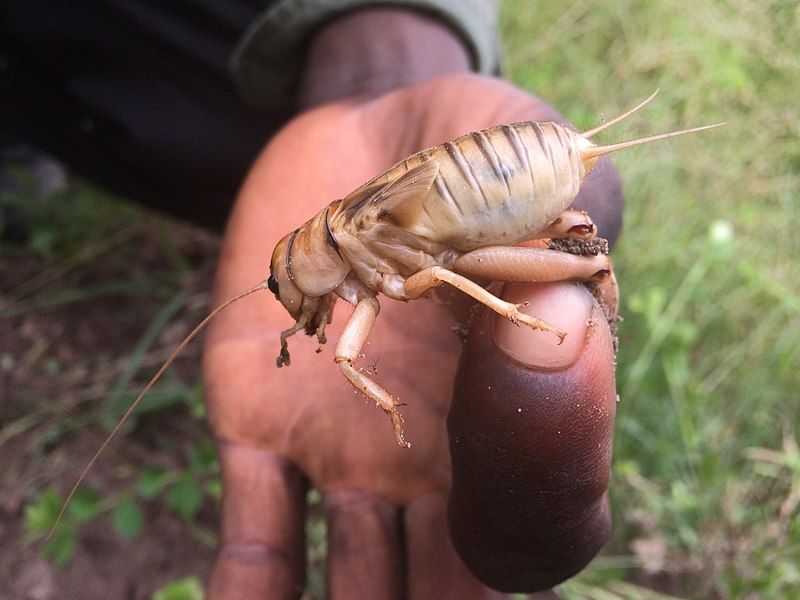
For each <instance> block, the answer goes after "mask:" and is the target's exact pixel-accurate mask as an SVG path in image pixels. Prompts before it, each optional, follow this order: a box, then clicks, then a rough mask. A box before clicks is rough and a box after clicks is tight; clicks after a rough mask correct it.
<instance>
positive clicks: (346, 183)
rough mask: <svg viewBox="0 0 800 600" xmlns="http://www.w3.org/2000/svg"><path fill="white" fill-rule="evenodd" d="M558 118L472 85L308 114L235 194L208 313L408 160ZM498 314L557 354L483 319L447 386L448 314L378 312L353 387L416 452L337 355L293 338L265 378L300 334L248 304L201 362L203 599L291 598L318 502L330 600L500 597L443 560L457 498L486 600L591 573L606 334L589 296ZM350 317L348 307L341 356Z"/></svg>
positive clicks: (482, 83)
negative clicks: (210, 541)
mask: <svg viewBox="0 0 800 600" xmlns="http://www.w3.org/2000/svg"><path fill="white" fill-rule="evenodd" d="M554 118H557V115H556V114H555V113H554V112H553V111H552V109H550V108H549V107H548V106H547V105H545V104H543V103H542V102H541V101H539V100H537V99H535V98H533V97H531V96H530V95H528V94H527V93H525V92H522V91H520V90H518V89H516V88H514V87H512V86H510V85H509V84H506V83H503V82H501V81H499V80H495V79H488V78H482V77H478V76H465V75H458V76H448V77H442V78H438V79H434V80H431V81H428V82H425V83H422V84H418V85H414V86H409V87H405V88H401V89H398V90H395V91H392V92H389V93H386V94H383V95H381V96H380V97H378V98H372V99H368V100H367V99H365V100H351V101H346V102H339V103H333V104H329V105H326V106H323V107H321V108H317V109H314V110H311V111H308V112H306V113H304V114H302V115H300V116H299V117H297V118H296V119H294V120H293V121H292V122H290V123H289V124H288V125H287V126H286V127H285V128H284V129H283V130H282V131H281V132H279V133H278V134H277V135H276V136H275V137H274V138H273V139H272V140H271V141H270V143H269V144H268V145H267V147H266V148H265V150H264V151H263V153H262V154H261V156H260V158H259V159H258V160H257V162H256V163H255V165H254V166H253V168H252V170H251V173H250V175H249V177H248V179H247V181H246V182H245V184H244V186H243V188H242V190H241V192H240V196H239V199H238V200H237V203H236V207H235V209H234V213H233V215H232V218H231V221H230V223H229V226H228V229H227V232H226V236H225V243H224V247H223V252H222V257H221V259H220V265H219V271H218V275H217V283H216V291H215V294H216V299H217V300H218V301H220V300H224V299H227V298H228V297H230V296H233V295H234V294H235V293H237V292H239V291H242V290H244V289H246V288H248V287H251V286H252V285H254V284H255V283H256V282H257V281H258V280H261V279H264V278H265V276H266V273H267V270H268V265H269V258H270V255H271V253H272V249H273V247H274V245H275V243H276V242H277V241H278V240H279V239H280V238H281V237H282V236H283V235H285V234H286V233H287V232H289V231H291V230H292V229H294V228H296V227H297V226H298V225H300V224H301V223H303V222H304V221H306V220H307V219H308V218H310V217H311V216H313V215H314V214H315V213H316V212H318V211H319V210H320V209H321V208H323V207H324V206H325V205H326V204H327V203H329V202H331V201H332V200H334V199H336V198H341V197H343V196H345V195H346V194H347V193H349V192H350V191H352V190H353V189H355V188H356V187H358V186H359V185H360V184H362V183H363V182H365V181H367V180H368V179H370V178H371V177H372V176H374V175H376V174H378V173H380V172H381V171H383V170H385V169H386V168H388V167H389V166H391V165H392V164H393V163H394V162H396V161H397V160H399V159H401V158H403V157H405V156H406V155H408V154H410V153H412V152H414V151H416V150H419V149H421V148H424V147H428V146H432V145H434V144H437V143H441V142H443V141H445V140H449V139H453V138H455V137H457V136H459V135H461V134H463V133H466V132H468V131H472V130H477V129H482V128H485V127H488V126H491V125H495V124H498V123H510V122H515V121H520V120H526V119H537V120H550V119H554ZM595 173H596V174H597V175H595ZM615 177H616V176H615V172H614V171H613V169H608V168H606V169H601V168H598V169H595V171H594V173H593V175H592V176H590V179H594V180H595V181H594V182H592V181H588V182H587V185H586V193H584V194H582V197H581V204H580V206H581V208H584V209H586V210H589V212H590V214H591V215H592V217H593V219H594V220H595V222H596V223H597V224H598V226H599V229H600V233H601V235H605V236H606V237H610V236H612V235H613V234H614V233H615V229H614V228H615V227H617V226H618V216H619V206H618V205H615V204H614V200H615V198H616V196H615V189H616V193H617V194H618V187H617V188H615V186H618V181H617V180H616V179H615ZM504 297H506V298H507V299H510V298H512V297H513V298H519V299H520V300H521V299H523V298H525V299H527V300H528V301H529V302H530V304H529V306H528V307H527V309H526V312H529V313H530V314H534V315H535V316H537V317H539V318H543V319H545V320H547V321H548V322H550V323H552V324H553V325H556V326H557V327H560V328H562V329H564V330H565V331H567V332H568V337H567V340H566V341H565V342H564V344H563V345H562V346H556V345H555V341H554V339H553V338H554V336H549V335H547V334H543V333H540V332H534V331H530V330H528V329H517V328H514V327H513V325H510V324H508V323H507V322H501V321H500V320H499V319H497V318H496V317H493V316H491V315H487V314H486V313H485V312H484V311H479V312H478V313H477V315H476V317H475V319H474V323H473V325H472V328H471V332H470V335H469V338H468V341H467V342H466V346H465V348H464V353H463V356H462V359H461V363H460V366H459V354H460V351H461V347H460V345H459V343H458V340H457V338H456V337H455V336H454V334H453V333H452V331H451V328H452V327H453V326H454V325H456V324H457V322H458V318H457V317H456V316H454V315H453V311H452V310H450V309H449V308H447V307H444V306H439V305H436V304H434V303H432V302H426V301H415V302H410V303H408V304H403V303H400V302H392V301H388V300H387V301H384V302H383V303H382V310H381V313H380V316H379V318H378V320H377V322H376V325H375V328H374V330H373V335H372V337H371V344H370V345H368V346H366V348H365V352H366V355H367V357H366V360H362V364H361V365H360V366H362V367H368V366H369V364H370V361H371V360H377V359H380V362H379V363H378V374H377V376H376V379H377V381H378V382H379V383H381V384H382V385H383V386H385V388H386V389H387V390H389V391H390V392H392V393H393V394H394V395H395V396H396V397H398V398H399V399H401V400H402V401H404V402H407V403H408V406H406V407H404V408H403V415H404V417H405V420H406V428H405V429H406V436H407V439H408V440H409V441H411V442H412V444H413V447H412V448H411V449H410V450H405V449H401V448H398V447H397V446H396V444H395V440H394V435H393V433H392V429H391V426H390V423H389V422H388V419H386V416H385V415H384V414H383V412H381V411H379V410H376V409H375V408H374V407H372V406H365V402H364V401H362V398H363V397H361V396H359V395H358V394H357V393H356V392H355V391H354V390H353V388H352V387H351V386H350V385H349V384H348V383H347V382H346V381H345V379H344V378H343V377H342V376H341V373H340V372H339V370H338V369H337V368H336V367H335V365H334V364H333V360H332V358H333V347H332V345H331V346H329V347H328V348H325V349H324V350H323V352H322V353H321V354H319V355H318V354H316V353H315V352H314V350H315V349H316V342H315V340H313V339H311V338H304V339H302V340H301V339H299V338H298V337H295V338H293V339H292V343H293V348H292V365H291V367H289V368H284V369H276V368H275V367H274V366H273V365H274V361H275V356H277V353H278V350H279V339H278V336H279V334H280V332H281V331H282V330H284V329H286V328H288V327H289V326H290V325H291V318H290V317H289V316H288V314H287V313H286V312H285V311H284V310H283V308H282V306H281V305H280V303H278V302H276V301H275V300H274V299H273V298H272V297H268V296H266V295H256V296H254V297H251V298H248V299H247V300H243V301H242V302H240V303H239V304H238V305H236V306H235V307H233V308H232V309H230V310H229V311H228V312H227V313H225V314H223V315H221V316H220V317H219V318H218V320H217V322H216V323H214V324H213V325H212V328H211V329H210V331H209V334H208V338H207V341H206V346H205V355H204V373H205V381H206V389H207V403H208V407H209V416H210V421H211V426H212V428H213V430H214V433H215V435H216V438H217V441H218V446H219V451H220V458H221V462H222V467H223V483H224V499H223V510H222V544H221V549H220V553H219V557H218V560H217V563H216V565H215V568H214V572H213V575H212V579H211V587H210V596H211V597H212V598H224V597H231V598H233V597H235V598H253V597H267V596H268V597H286V596H298V595H299V594H300V593H301V590H302V586H303V584H304V566H305V555H304V539H305V534H304V520H305V494H306V490H307V487H308V485H309V483H310V484H312V485H313V486H315V487H316V488H318V489H319V490H320V491H321V492H322V494H323V498H324V504H325V514H326V518H327V521H328V543H329V548H328V578H329V582H328V583H329V593H330V595H331V596H332V597H334V598H337V597H352V596H353V595H357V596H358V597H370V598H379V597H400V596H403V595H404V594H405V595H408V596H410V597H420V598H427V597H458V598H469V597H476V598H477V597H492V596H493V595H494V594H495V592H492V591H491V590H489V589H488V588H486V587H484V586H483V585H482V584H481V583H480V582H479V581H478V580H477V579H476V578H475V576H474V575H472V574H471V573H470V571H469V570H468V569H467V568H466V566H465V565H464V562H462V560H461V558H459V556H458V554H457V553H456V551H455V549H454V546H453V543H452V542H451V540H450V535H449V534H448V528H447V526H446V522H447V502H448V493H449V492H450V490H451V487H452V493H451V496H450V514H451V527H452V534H453V538H454V540H455V542H456V544H457V545H458V548H459V551H460V552H461V553H462V555H463V556H464V557H465V558H466V560H467V561H468V563H469V565H470V567H472V569H473V570H474V571H475V572H477V573H478V574H479V575H480V576H481V577H482V578H483V579H484V581H487V582H490V583H491V584H492V585H494V586H495V587H498V588H502V589H512V588H513V589H523V588H527V589H532V588H534V587H538V588H546V587H549V586H551V585H554V584H555V583H557V582H559V581H561V580H563V579H565V578H566V577H568V576H570V575H571V574H573V573H574V572H576V571H577V570H579V569H580V568H581V567H582V566H583V565H584V564H585V563H586V562H587V561H588V560H589V559H590V558H591V557H592V556H593V555H594V553H596V551H597V550H598V549H599V547H600V546H601V545H602V543H603V541H604V540H605V537H606V535H607V531H608V522H609V516H608V509H607V503H606V497H605V489H606V486H607V483H608V477H609V468H610V447H611V427H612V424H613V415H614V403H615V392H614V374H613V371H614V367H613V356H612V349H611V341H610V334H609V331H608V328H607V326H606V324H605V321H604V319H603V318H602V313H601V312H600V311H599V309H598V308H597V307H596V305H595V304H594V302H593V300H592V298H591V296H590V295H589V294H588V292H586V290H585V288H584V287H583V286H581V285H577V284H571V283H566V284H553V285H548V286H539V287H536V286H530V285H513V286H511V285H508V286H506V288H505V292H504ZM349 312H350V308H349V307H346V306H345V305H344V303H343V302H340V303H339V305H338V306H337V309H336V313H335V318H334V325H333V326H331V328H330V329H329V330H328V331H329V337H330V338H331V339H333V340H335V339H336V338H337V337H338V333H339V332H340V331H341V326H342V325H343V324H344V323H345V322H346V320H347V317H348V314H349ZM590 319H591V320H593V321H595V325H594V326H592V327H587V325H586V323H587V321H588V320H590ZM498 344H500V345H501V346H503V347H504V348H505V351H503V350H500V349H499V348H498V347H497V345H498ZM457 371H458V374H457ZM454 378H455V380H456V386H455V390H454V388H453V381H454ZM451 396H452V398H453V401H452V406H451V402H450V401H451ZM448 409H449V410H450V417H449V435H450V440H449V444H450V448H451V449H452V451H453V465H454V471H453V473H452V474H451V459H450V453H449V452H448V432H447V431H446V428H445V417H446V415H447V413H448ZM518 409H519V410H518ZM520 586H521V587H520Z"/></svg>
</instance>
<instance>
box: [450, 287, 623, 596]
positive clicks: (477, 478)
mask: <svg viewBox="0 0 800 600" xmlns="http://www.w3.org/2000/svg"><path fill="white" fill-rule="evenodd" d="M503 297H504V298H505V299H507V300H508V301H511V302H515V303H516V302H523V301H525V300H527V301H528V303H529V304H528V306H527V307H526V309H525V312H527V313H529V314H532V315H535V316H536V317H538V318H541V319H544V320H545V321H547V322H549V323H551V324H553V325H555V326H556V327H559V328H561V329H563V330H565V331H566V332H567V338H566V340H565V341H564V343H563V344H562V345H561V346H558V345H557V340H553V339H551V337H553V336H547V335H546V334H544V333H538V332H530V331H527V330H526V329H520V328H517V327H515V326H514V325H512V324H510V323H507V322H506V321H504V320H500V319H498V318H496V317H494V316H493V315H488V314H486V313H485V312H483V313H481V314H479V315H478V317H477V318H476V320H475V322H474V323H473V325H472V327H471V329H470V334H469V337H468V340H467V344H466V347H465V351H464V354H463V355H462V360H461V364H460V366H459V371H458V374H457V377H456V383H455V389H454V394H453V402H452V405H451V409H450V414H449V415H448V435H449V438H450V449H451V455H452V462H453V487H452V492H451V496H450V512H449V524H450V531H451V535H452V537H453V542H454V545H455V547H456V549H457V550H458V552H459V553H460V555H461V556H462V558H463V559H464V561H465V562H466V563H467V565H468V566H469V567H470V568H471V569H472V570H473V571H474V572H475V573H476V575H477V576H478V577H479V578H480V579H481V580H482V581H483V582H484V583H487V584H488V585H491V586H492V587H495V588H497V589H501V590H506V591H535V590H540V589H545V588H548V587H551V586H553V585H555V584H557V583H559V582H561V581H563V580H565V579H567V578H569V577H571V576H572V575H574V574H575V573H577V572H578V571H579V570H580V569H582V568H583V567H584V566H585V565H586V564H587V563H588V562H589V561H590V560H591V559H592V557H594V555H595V554H596V553H597V552H598V551H599V549H600V547H601V546H602V545H603V543H604V542H605V540H606V538H607V536H608V534H609V529H610V514H609V509H608V502H607V497H606V488H607V486H608V481H609V476H610V465H611V463H610V461H611V441H612V427H613V420H614V411H615V404H616V401H615V400H616V392H615V383H614V357H613V350H612V342H611V334H610V331H609V328H608V326H607V323H606V322H605V320H604V318H603V313H602V310H601V309H600V307H599V306H597V305H596V304H595V303H594V301H593V299H592V297H591V295H590V294H589V293H588V291H587V290H586V288H585V287H584V286H582V285H580V284H573V283H558V284H548V285H540V286H534V285H530V284H514V285H507V286H506V289H505V291H504V294H503Z"/></svg>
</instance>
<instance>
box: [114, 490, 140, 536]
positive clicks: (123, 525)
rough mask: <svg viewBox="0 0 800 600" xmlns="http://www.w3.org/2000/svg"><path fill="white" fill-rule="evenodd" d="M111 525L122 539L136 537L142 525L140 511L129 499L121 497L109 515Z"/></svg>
mask: <svg viewBox="0 0 800 600" xmlns="http://www.w3.org/2000/svg"><path fill="white" fill-rule="evenodd" d="M111 525H113V527H114V529H115V530H116V532H117V533H118V534H120V535H121V536H122V537H126V538H129V539H130V538H134V537H136V536H137V535H139V532H140V531H141V530H142V526H143V525H144V515H143V514H142V509H141V508H139V507H138V506H137V505H136V503H135V502H134V501H133V500H132V499H131V498H130V497H128V496H124V497H122V498H121V499H120V502H119V504H117V506H116V507H114V511H113V512H112V513H111Z"/></svg>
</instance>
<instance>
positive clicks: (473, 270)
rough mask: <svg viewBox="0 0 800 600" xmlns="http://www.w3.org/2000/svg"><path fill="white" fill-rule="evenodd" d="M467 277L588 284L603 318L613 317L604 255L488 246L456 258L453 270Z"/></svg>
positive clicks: (612, 283) (614, 296)
mask: <svg viewBox="0 0 800 600" xmlns="http://www.w3.org/2000/svg"><path fill="white" fill-rule="evenodd" d="M453 268H454V269H455V270H456V271H458V272H459V273H464V274H465V275H469V276H470V277H476V278H482V279H491V280H493V281H514V282H527V283H546V282H553V281H584V282H587V281H591V282H595V283H596V289H597V295H596V296H597V298H598V300H599V301H600V302H601V304H602V305H603V307H604V309H605V312H606V315H607V316H609V318H613V317H615V316H616V314H617V305H618V292H617V284H616V280H615V278H614V273H613V271H612V269H611V261H610V260H609V258H608V256H606V255H605V254H598V255H597V256H577V255H575V254H569V253H567V252H556V251H553V250H545V249H541V248H519V247H508V246H490V247H487V248H480V249H478V250H473V251H472V252H468V253H467V254H464V255H463V256H461V257H459V258H458V259H457V260H456V262H455V264H454V267H453Z"/></svg>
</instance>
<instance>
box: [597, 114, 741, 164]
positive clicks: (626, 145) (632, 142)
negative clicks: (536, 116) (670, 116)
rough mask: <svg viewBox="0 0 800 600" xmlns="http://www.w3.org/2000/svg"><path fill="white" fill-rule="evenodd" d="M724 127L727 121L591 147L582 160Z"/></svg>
mask: <svg viewBox="0 0 800 600" xmlns="http://www.w3.org/2000/svg"><path fill="white" fill-rule="evenodd" d="M722 125H727V121H726V122H723V123H714V124H713V125H704V126H702V127H693V128H692V129H683V130H681V131H670V132H669V133H660V134H658V135H651V136H648V137H643V138H639V139H638V140H629V141H627V142H620V143H619V144H609V145H608V146H589V147H588V148H585V149H583V150H581V158H582V159H584V160H586V159H587V158H595V157H597V156H602V155H603V154H608V153H609V152H616V151H617V150H622V149H623V148H630V147H631V146H638V145H639V144H646V143H648V142H655V141H656V140H664V139H667V138H671V137H677V136H679V135H686V134H687V133H695V132H696V131H703V130H704V129H712V128H714V127H720V126H722Z"/></svg>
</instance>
